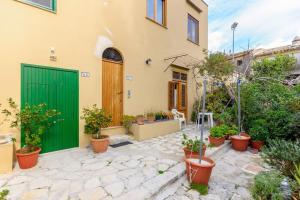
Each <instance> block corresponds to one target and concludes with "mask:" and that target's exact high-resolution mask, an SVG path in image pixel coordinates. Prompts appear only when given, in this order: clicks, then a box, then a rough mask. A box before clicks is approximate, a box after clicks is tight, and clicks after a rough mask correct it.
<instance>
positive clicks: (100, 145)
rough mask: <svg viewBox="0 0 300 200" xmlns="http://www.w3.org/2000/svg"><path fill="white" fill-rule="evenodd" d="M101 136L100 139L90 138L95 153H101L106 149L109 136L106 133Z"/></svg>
mask: <svg viewBox="0 0 300 200" xmlns="http://www.w3.org/2000/svg"><path fill="white" fill-rule="evenodd" d="M101 137H102V138H101V139H94V138H91V144H92V147H93V151H94V152H95V153H103V152H105V151H107V148H108V145H109V137H108V136H107V135H102V136H101Z"/></svg>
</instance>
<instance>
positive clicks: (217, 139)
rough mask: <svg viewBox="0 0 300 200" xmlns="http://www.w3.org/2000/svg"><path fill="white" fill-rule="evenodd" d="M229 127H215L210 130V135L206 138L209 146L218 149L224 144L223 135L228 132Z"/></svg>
mask: <svg viewBox="0 0 300 200" xmlns="http://www.w3.org/2000/svg"><path fill="white" fill-rule="evenodd" d="M228 130H229V127H228V126H226V125H224V124H223V125H220V126H215V127H212V128H211V129H210V135H209V136H208V139H209V142H210V144H213V145H214V146H216V147H218V146H220V145H222V144H224V142H225V135H226V133H227V132H228Z"/></svg>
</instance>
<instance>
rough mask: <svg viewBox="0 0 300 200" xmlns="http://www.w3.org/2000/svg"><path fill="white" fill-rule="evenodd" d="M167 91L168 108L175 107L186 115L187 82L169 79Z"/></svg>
mask: <svg viewBox="0 0 300 200" xmlns="http://www.w3.org/2000/svg"><path fill="white" fill-rule="evenodd" d="M168 93H169V94H168V96H169V103H168V104H169V110H172V109H173V108H175V109H177V110H178V111H179V112H183V113H184V114H185V116H186V117H187V114H188V110H187V95H188V94H187V84H186V83H184V82H181V81H170V82H169V91H168Z"/></svg>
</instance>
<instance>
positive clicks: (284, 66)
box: [252, 55, 296, 80]
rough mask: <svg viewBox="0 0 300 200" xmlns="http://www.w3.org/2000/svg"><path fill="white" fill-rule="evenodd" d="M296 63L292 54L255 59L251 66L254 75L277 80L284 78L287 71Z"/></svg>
mask: <svg viewBox="0 0 300 200" xmlns="http://www.w3.org/2000/svg"><path fill="white" fill-rule="evenodd" d="M295 64H296V59H295V57H294V56H289V55H279V56H276V57H275V58H274V59H269V58H265V59H262V60H259V61H256V62H255V63H254V65H253V66H252V68H253V71H254V76H255V77H256V78H257V77H268V78H272V79H277V80H284V79H285V77H286V75H288V72H289V71H291V70H292V69H293V68H294V67H295Z"/></svg>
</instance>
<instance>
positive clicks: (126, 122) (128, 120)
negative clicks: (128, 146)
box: [122, 115, 135, 134]
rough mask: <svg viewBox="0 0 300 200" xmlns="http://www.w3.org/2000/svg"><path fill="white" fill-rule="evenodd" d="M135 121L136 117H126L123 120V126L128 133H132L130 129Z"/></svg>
mask: <svg viewBox="0 0 300 200" xmlns="http://www.w3.org/2000/svg"><path fill="white" fill-rule="evenodd" d="M134 121H135V116H132V115H124V116H123V119H122V124H123V126H124V128H125V129H126V130H127V133H128V134H129V133H130V128H131V126H132V124H133V122H134Z"/></svg>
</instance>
